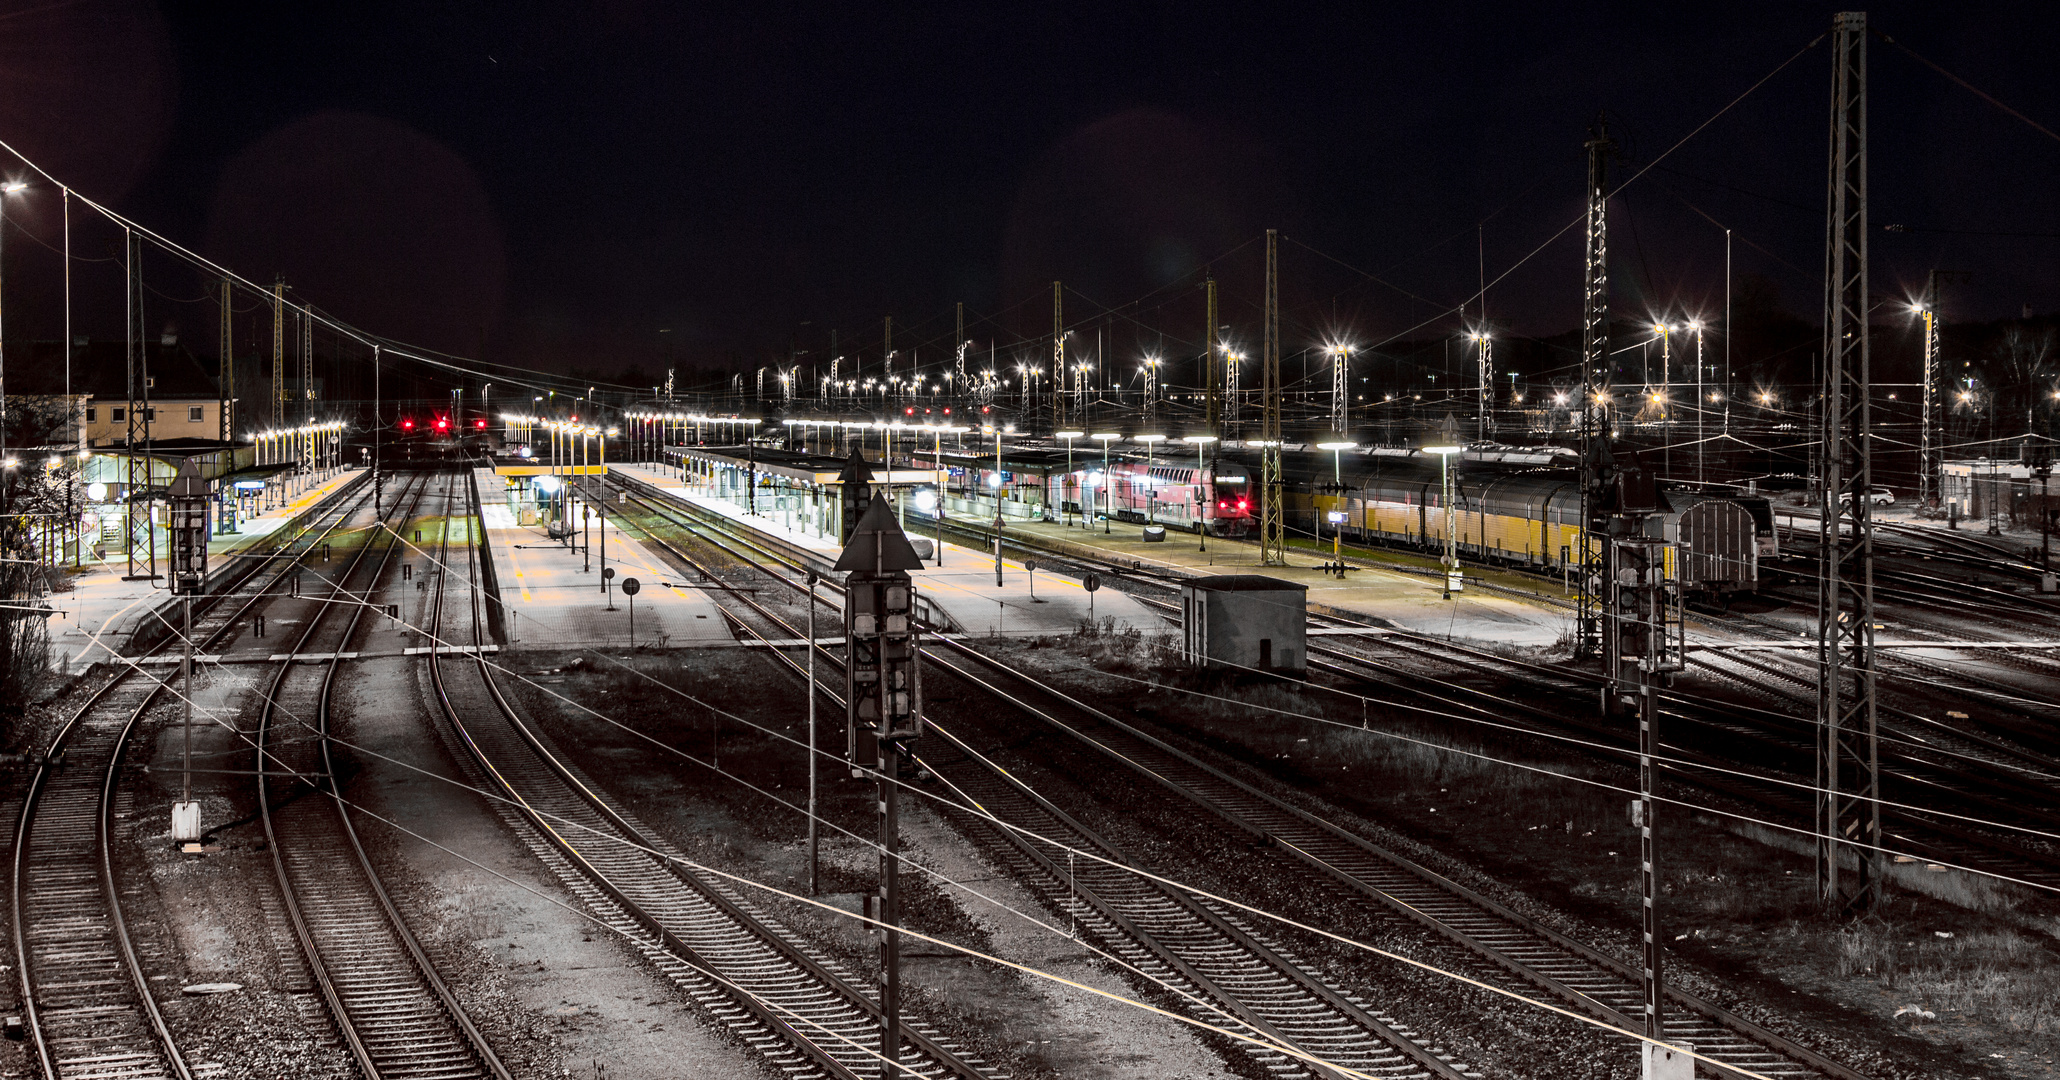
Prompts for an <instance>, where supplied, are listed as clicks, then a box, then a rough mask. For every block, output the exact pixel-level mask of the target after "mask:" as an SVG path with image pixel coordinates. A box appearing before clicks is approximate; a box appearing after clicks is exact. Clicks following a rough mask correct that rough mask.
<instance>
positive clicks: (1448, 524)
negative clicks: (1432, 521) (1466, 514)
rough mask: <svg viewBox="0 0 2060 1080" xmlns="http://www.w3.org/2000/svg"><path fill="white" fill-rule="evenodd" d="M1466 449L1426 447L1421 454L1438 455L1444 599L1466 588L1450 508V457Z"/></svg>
mask: <svg viewBox="0 0 2060 1080" xmlns="http://www.w3.org/2000/svg"><path fill="white" fill-rule="evenodd" d="M1464 449H1466V448H1465V447H1463V446H1426V447H1424V448H1423V452H1424V453H1426V454H1436V455H1438V489H1439V491H1440V492H1441V493H1442V494H1441V496H1440V497H1441V498H1443V499H1444V501H1445V558H1444V563H1445V597H1444V598H1445V599H1447V600H1450V599H1452V593H1453V590H1454V589H1463V588H1465V587H1466V580H1465V578H1463V577H1461V576H1460V572H1459V533H1458V532H1457V528H1456V527H1457V524H1458V516H1457V514H1455V513H1454V511H1453V507H1452V455H1454V454H1456V453H1459V452H1460V451H1461V450H1464Z"/></svg>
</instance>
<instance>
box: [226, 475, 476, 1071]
mask: <svg viewBox="0 0 2060 1080" xmlns="http://www.w3.org/2000/svg"><path fill="white" fill-rule="evenodd" d="M427 488H428V483H427V481H426V480H424V481H423V482H422V484H421V486H420V487H417V488H415V489H413V490H412V491H410V492H404V493H402V496H401V498H398V499H396V500H395V502H396V504H401V503H405V504H406V505H407V506H408V510H407V511H406V512H405V513H402V514H400V515H399V517H400V519H401V520H402V521H403V522H405V521H407V520H409V519H410V518H412V517H413V516H414V514H415V511H416V510H417V509H419V508H420V506H421V504H422V502H423V501H424V499H425V497H426V494H427ZM380 539H381V538H378V537H375V538H373V539H372V540H371V541H368V542H367V543H366V544H365V546H364V547H362V548H360V549H359V550H358V551H357V552H356V554H355V555H353V556H352V558H351V562H350V565H349V566H348V567H346V568H345V569H344V571H343V573H341V574H339V575H338V576H337V579H336V585H335V587H334V588H333V589H331V590H330V592H329V595H328V597H327V598H326V601H325V602H323V603H321V604H318V605H317V606H316V608H315V613H314V616H313V617H312V618H310V619H309V620H308V625H307V626H306V628H305V629H304V630H303V631H302V632H301V636H300V639H299V640H298V641H296V642H295V643H294V644H293V646H292V647H291V648H290V649H289V650H287V658H286V659H285V660H283V661H282V662H281V663H280V664H279V668H278V671H277V672H276V673H275V674H274V676H273V679H272V683H271V686H270V688H269V690H268V692H267V693H266V695H265V704H264V708H263V710H262V712H261V713H260V715H259V718H258V731H257V738H256V743H257V790H258V808H259V815H260V817H261V818H262V820H263V822H264V828H265V839H266V841H267V846H268V847H269V848H270V850H271V853H272V868H273V872H274V876H275V878H276V879H277V881H278V884H279V891H280V896H281V899H282V901H283V903H284V906H285V908H286V913H287V917H288V920H289V922H291V924H292V925H293V929H294V936H295V938H296V939H297V940H298V942H299V943H300V948H301V954H302V956H303V957H304V959H305V960H306V962H307V965H308V970H309V973H310V974H311V975H312V976H313V977H314V979H315V983H316V985H317V987H318V988H319V989H320V990H321V993H322V999H323V1001H324V1003H325V1004H326V1005H327V1007H328V1010H329V1014H330V1018H331V1021H332V1022H333V1023H335V1025H336V1027H337V1031H338V1033H339V1034H340V1035H341V1036H342V1038H343V1041H344V1043H345V1045H346V1046H348V1047H349V1048H350V1051H351V1055H352V1057H353V1058H355V1059H356V1060H357V1063H358V1067H359V1069H360V1070H362V1071H363V1073H364V1075H365V1076H366V1077H367V1080H381V1078H383V1077H410V1076H418V1077H436V1078H445V1077H465V1076H492V1077H494V1078H495V1080H510V1075H509V1072H508V1070H507V1068H506V1066H505V1065H503V1064H502V1062H501V1060H500V1058H499V1057H498V1056H497V1055H496V1054H495V1053H494V1051H493V1048H492V1047H491V1046H490V1045H489V1044H488V1043H487V1041H486V1038H485V1037H484V1036H483V1035H482V1034H481V1033H480V1032H479V1030H478V1028H477V1027H476V1026H475V1025H474V1024H473V1022H472V1019H471V1017H470V1016H469V1015H468V1014H467V1012H466V1010H465V1008H464V1006H463V1005H462V1004H461V1003H460V1002H459V1001H458V999H457V995H456V994H454V993H453V992H452V991H451V989H450V987H449V985H448V984H447V983H445V982H444V980H443V977H442V976H441V975H440V974H438V973H437V970H436V965H435V964H434V963H433V962H432V961H431V959H430V957H429V955H428V953H427V952H426V951H425V950H424V949H423V948H422V945H421V942H420V941H419V940H418V939H417V938H416V937H415V934H414V932H413V931H412V930H411V929H409V927H408V924H407V920H405V919H404V918H402V917H401V914H400V912H399V910H398V909H396V908H395V907H394V905H393V901H392V899H391V897H390V896H389V895H388V893H387V891H386V887H385V885H384V883H383V882H382V881H381V879H380V875H379V872H378V870H377V869H375V868H374V867H373V865H372V861H371V859H370V857H369V856H368V855H367V853H366V852H365V849H364V845H363V844H362V843H361V842H360V840H359V838H358V835H357V830H356V828H355V827H353V826H352V824H351V821H350V814H349V811H348V808H347V806H346V804H345V803H344V801H343V798H342V792H341V789H340V788H339V787H338V785H337V783H336V770H335V766H334V762H333V761H332V758H331V747H330V737H329V732H330V727H329V721H330V705H331V700H332V698H333V696H334V691H335V685H336V676H337V672H338V671H339V670H340V668H341V666H342V652H343V650H344V649H345V648H347V647H348V646H349V643H350V641H351V639H352V638H353V637H355V636H356V634H357V630H358V627H359V625H360V624H361V622H362V620H363V618H364V614H365V608H364V606H363V604H362V603H360V604H358V605H354V606H352V608H351V616H350V620H349V622H348V624H347V625H346V626H345V627H344V629H343V632H342V634H341V635H340V636H338V637H337V638H336V641H335V646H334V648H331V649H326V650H324V649H319V648H318V649H313V650H311V649H310V648H309V643H310V642H312V641H314V640H315V638H316V636H317V634H319V633H321V632H322V631H323V630H324V629H325V628H326V624H327V623H329V622H330V621H331V620H330V614H331V613H332V612H333V611H334V610H335V608H336V604H335V603H334V602H335V601H337V600H338V599H339V598H341V597H350V596H359V597H360V598H362V597H369V596H370V595H371V594H372V593H373V592H375V591H377V590H378V589H379V587H380V585H379V583H380V581H381V580H382V579H383V578H384V577H385V575H386V573H387V570H388V567H389V566H390V564H391V563H392V562H393V558H394V555H395V553H396V552H397V551H398V550H399V549H400V547H401V544H400V543H399V541H398V538H396V537H391V536H389V538H385V543H384V544H382V545H379V546H380V547H381V549H382V550H381V553H380V556H379V560H378V565H376V566H374V567H372V568H371V576H370V581H369V583H368V585H367V587H366V589H365V590H364V592H363V593H362V594H354V593H352V592H351V590H350V583H351V579H352V578H353V577H354V576H356V574H357V573H358V571H359V569H360V568H361V566H362V565H363V564H364V562H365V561H366V559H367V557H368V556H369V555H370V553H371V551H372V548H373V547H374V545H375V544H378V542H379V540H380ZM311 651H312V652H315V653H317V654H321V653H326V654H327V657H328V659H327V662H326V663H325V664H323V666H322V669H321V676H320V679H319V682H318V684H317V685H316V686H315V687H313V688H312V689H313V692H314V714H315V715H314V718H313V724H312V727H313V733H314V736H315V738H314V746H315V747H316V748H317V749H318V752H319V755H320V766H319V768H318V769H317V770H316V772H315V775H314V777H313V779H314V780H315V782H316V784H317V785H318V786H317V787H316V790H318V791H319V792H320V793H321V794H323V795H325V796H328V798H327V799H326V800H324V801H326V802H328V803H329V804H330V806H331V808H332V809H333V810H334V811H335V814H336V817H335V819H334V821H335V826H334V830H333V831H329V832H326V833H325V831H323V830H321V829H320V827H319V826H317V825H316V824H315V820H313V819H319V818H320V817H321V816H322V815H321V814H320V811H319V810H318V809H316V808H312V807H304V808H302V809H301V810H300V811H299V812H295V811H293V810H289V809H288V808H286V807H284V806H282V807H280V808H279V811H278V812H277V813H275V811H274V808H273V805H272V799H271V791H270V787H271V778H272V777H273V776H280V777H281V778H282V779H283V780H285V781H286V782H287V783H288V784H292V783H294V782H300V783H307V782H308V781H309V780H310V777H308V776H307V774H305V773H303V772H301V771H299V770H294V769H287V770H285V771H284V772H283V773H282V772H281V771H280V770H275V769H270V768H268V765H269V764H272V763H276V764H278V765H281V766H284V765H286V764H287V762H286V758H285V757H284V756H283V755H282V754H281V753H280V752H278V751H276V750H272V749H270V748H269V743H270V741H271V740H270V736H271V733H272V730H273V728H274V726H275V724H274V717H275V714H276V713H277V711H278V709H279V707H280V702H281V701H282V700H283V699H285V698H286V697H287V696H288V693H289V688H288V683H289V682H290V681H292V680H293V678H294V676H295V675H296V674H297V673H298V671H299V670H300V669H301V668H302V667H303V665H302V664H301V662H300V660H299V655H300V654H301V653H304V652H311ZM296 696H303V697H304V696H305V695H304V694H301V695H296ZM299 722H300V723H303V724H306V723H308V720H307V718H306V717H301V718H299ZM287 814H291V815H292V820H290V821H289V820H276V819H280V818H281V817H282V815H287ZM282 834H284V835H282ZM338 837H340V838H341V839H342V840H343V841H345V843H346V844H347V845H348V847H349V850H350V857H349V858H348V859H346V858H343V857H341V855H342V853H341V852H339V851H338V850H336V845H335V844H334V840H335V839H336V838H338ZM288 839H290V841H291V842H290V843H289V842H283V841H284V840H288ZM294 863H300V864H303V865H301V866H299V867H298V869H297V871H296V868H295V867H294V866H293V865H292V864H294ZM353 864H354V868H355V870H356V873H357V874H358V875H362V876H361V877H355V876H353V875H352V873H351V868H352V866H353ZM296 872H298V873H299V874H300V875H302V876H307V875H308V874H310V873H311V872H319V873H320V874H322V875H325V876H322V877H319V878H317V879H316V880H314V881H313V882H312V883H311V884H312V889H310V887H309V885H305V884H303V883H301V882H298V881H296V880H295V878H296ZM310 891H312V893H313V894H314V899H315V902H314V903H307V902H304V901H305V900H306V897H305V896H304V895H303V894H304V893H308V892H310ZM346 942H347V946H348V948H347V952H346V953H345V954H344V955H334V956H333V955H332V953H334V952H336V951H337V950H338V947H339V946H340V945H343V944H345V943H346Z"/></svg>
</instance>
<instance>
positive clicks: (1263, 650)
mask: <svg viewBox="0 0 2060 1080" xmlns="http://www.w3.org/2000/svg"><path fill="white" fill-rule="evenodd" d="M1259 670H1261V671H1272V670H1273V639H1272V638H1270V637H1262V638H1260V639H1259Z"/></svg>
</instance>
